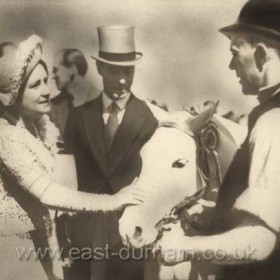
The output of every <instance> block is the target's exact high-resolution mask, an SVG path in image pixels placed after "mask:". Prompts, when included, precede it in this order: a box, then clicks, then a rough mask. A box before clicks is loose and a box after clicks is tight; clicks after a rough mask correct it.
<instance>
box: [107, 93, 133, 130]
mask: <svg viewBox="0 0 280 280" xmlns="http://www.w3.org/2000/svg"><path fill="white" fill-rule="evenodd" d="M130 96H131V93H129V94H128V95H127V96H126V97H125V98H123V99H119V100H116V101H115V102H116V104H117V105H118V107H119V109H120V111H119V113H118V115H117V118H118V122H119V124H121V122H122V120H123V117H124V113H125V109H126V105H127V102H128V100H129V98H130ZM112 102H113V100H112V99H111V98H109V97H108V96H107V95H106V93H105V92H104V91H103V92H102V104H103V120H104V123H105V124H107V122H108V119H109V115H110V114H109V106H110V105H111V103H112Z"/></svg>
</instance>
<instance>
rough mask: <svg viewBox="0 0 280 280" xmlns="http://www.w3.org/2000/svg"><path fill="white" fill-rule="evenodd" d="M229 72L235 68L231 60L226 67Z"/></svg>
mask: <svg viewBox="0 0 280 280" xmlns="http://www.w3.org/2000/svg"><path fill="white" fill-rule="evenodd" d="M228 67H229V69H230V70H235V66H234V62H233V58H232V59H231V61H230V63H229V65H228Z"/></svg>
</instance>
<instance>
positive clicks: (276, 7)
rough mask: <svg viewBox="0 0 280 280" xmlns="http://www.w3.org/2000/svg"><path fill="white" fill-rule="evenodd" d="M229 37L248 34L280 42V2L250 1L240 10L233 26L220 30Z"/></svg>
mask: <svg viewBox="0 0 280 280" xmlns="http://www.w3.org/2000/svg"><path fill="white" fill-rule="evenodd" d="M220 32H222V33H223V34H225V35H226V36H228V37H230V36H231V34H234V33H235V32H249V33H256V34H259V35H263V36H265V37H268V38H270V39H274V40H277V41H280V0H250V1H248V2H247V3H246V4H245V5H244V7H243V8H242V10H241V12H240V14H239V17H238V20H237V22H236V23H235V24H233V25H230V26H226V27H223V28H221V29H220Z"/></svg>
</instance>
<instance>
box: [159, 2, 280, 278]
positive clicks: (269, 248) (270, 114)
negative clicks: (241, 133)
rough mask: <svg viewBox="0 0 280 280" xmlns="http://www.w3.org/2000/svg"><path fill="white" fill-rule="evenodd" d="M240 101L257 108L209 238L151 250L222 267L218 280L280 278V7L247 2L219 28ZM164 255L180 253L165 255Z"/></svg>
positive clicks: (170, 238)
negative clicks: (251, 98) (248, 99)
mask: <svg viewBox="0 0 280 280" xmlns="http://www.w3.org/2000/svg"><path fill="white" fill-rule="evenodd" d="M220 31H221V32H222V33H223V34H225V35H226V36H227V37H228V38H229V39H230V41H231V45H230V50H231V52H232V60H231V62H230V64H229V68H230V69H231V70H233V71H235V73H236V76H237V78H238V80H239V82H240V84H241V86H242V92H243V93H244V94H245V95H255V96H257V98H258V101H259V103H260V104H259V105H258V106H257V107H255V108H254V109H253V110H252V112H251V113H250V115H249V121H248V136H247V138H246V140H245V142H244V143H243V144H242V146H241V148H240V149H239V150H238V152H237V154H236V156H235V158H234V160H233V162H232V164H231V166H230V168H229V170H228V172H227V174H226V176H225V178H224V181H223V184H222V187H221V190H220V193H219V198H218V201H217V212H216V217H215V220H214V222H213V228H214V232H213V235H210V236H195V237H187V236H178V238H176V239H174V235H172V234H171V233H166V234H165V235H164V237H163V238H162V240H160V241H159V243H158V244H157V248H158V249H159V250H160V251H161V254H162V256H163V259H164V262H165V263H168V264H175V263H178V262H182V261H183V260H190V259H192V260H193V258H195V259H196V260H206V261H208V262H209V263H211V264H220V265H225V266H223V267H222V271H221V272H220V275H219V277H218V276H217V277H216V279H235V280H237V279H254V280H256V279H269V280H272V279H279V275H280V258H279V256H280V253H279V245H280V244H279V239H278V238H279V233H280V176H279V174H280V1H279V0H277V1H276V0H251V1H248V2H247V3H246V4H245V6H244V7H243V8H242V10H241V12H240V15H239V18H238V21H237V23H235V24H233V25H231V26H227V27H225V28H222V29H221V30H220ZM169 249H173V250H175V249H177V250H181V251H180V252H182V250H183V251H184V254H177V255H176V256H175V254H173V255H172V256H171V255H170V254H169V255H168V252H169Z"/></svg>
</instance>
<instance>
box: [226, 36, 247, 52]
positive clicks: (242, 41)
mask: <svg viewBox="0 0 280 280" xmlns="http://www.w3.org/2000/svg"><path fill="white" fill-rule="evenodd" d="M230 40H231V43H230V48H231V49H237V48H240V47H242V46H245V45H249V41H248V35H246V34H244V33H235V34H232V35H231V36H230Z"/></svg>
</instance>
